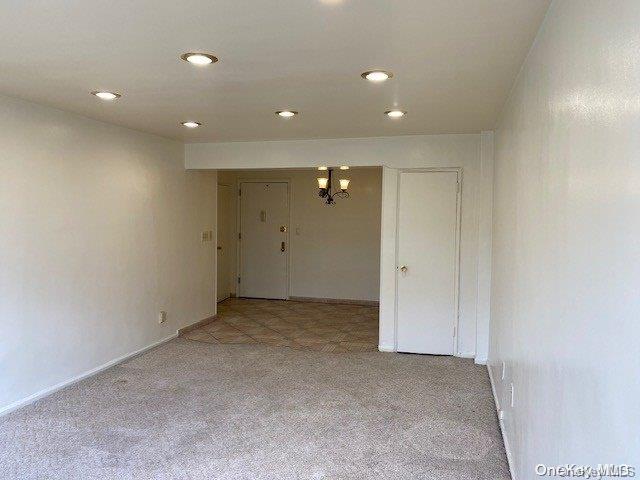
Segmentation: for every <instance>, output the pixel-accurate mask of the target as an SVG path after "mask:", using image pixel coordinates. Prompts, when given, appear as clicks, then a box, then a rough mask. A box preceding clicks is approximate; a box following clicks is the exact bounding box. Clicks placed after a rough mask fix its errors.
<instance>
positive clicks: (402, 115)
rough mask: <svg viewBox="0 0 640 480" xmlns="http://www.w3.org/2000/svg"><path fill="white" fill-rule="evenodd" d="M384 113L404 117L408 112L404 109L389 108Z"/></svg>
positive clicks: (389, 115) (393, 116)
mask: <svg viewBox="0 0 640 480" xmlns="http://www.w3.org/2000/svg"><path fill="white" fill-rule="evenodd" d="M384 114H385V115H386V116H387V117H390V118H402V117H404V116H405V115H406V114H407V112H404V111H402V110H387V111H386V112H384Z"/></svg>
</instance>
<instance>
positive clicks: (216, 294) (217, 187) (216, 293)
mask: <svg viewBox="0 0 640 480" xmlns="http://www.w3.org/2000/svg"><path fill="white" fill-rule="evenodd" d="M220 187H229V188H231V195H232V196H233V183H220V182H216V228H215V229H214V230H213V231H214V232H215V236H216V238H215V246H216V271H215V275H216V282H215V284H216V288H215V294H214V295H215V301H216V305H217V304H218V303H220V302H224V301H225V300H227V299H228V298H230V297H231V291H229V296H228V297H226V298H225V299H223V300H218V292H219V289H220V285H218V271H219V270H220V264H219V262H218V242H219V241H220V218H219V217H218V204H219V202H220ZM232 198H233V197H232ZM231 205H233V203H232V204H231ZM230 213H231V212H230ZM231 261H232V260H231V259H229V262H230V265H229V266H231ZM227 273H230V272H227ZM227 280H229V279H227ZM228 286H229V285H227V287H228ZM229 290H230V289H229Z"/></svg>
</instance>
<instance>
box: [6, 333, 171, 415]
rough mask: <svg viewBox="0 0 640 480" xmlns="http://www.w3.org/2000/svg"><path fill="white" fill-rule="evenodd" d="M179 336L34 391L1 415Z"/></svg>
mask: <svg viewBox="0 0 640 480" xmlns="http://www.w3.org/2000/svg"><path fill="white" fill-rule="evenodd" d="M177 336H178V334H177V333H174V334H173V335H169V336H168V337H166V338H163V339H162V340H159V341H157V342H155V343H152V344H151V345H148V346H146V347H144V348H141V349H140V350H136V351H135V352H131V353H128V354H126V355H123V356H122V357H118V358H116V359H114V360H111V361H109V362H107V363H105V364H103V365H100V366H99V367H96V368H93V369H91V370H89V371H87V372H84V373H81V374H80V375H77V376H75V377H73V378H70V379H69V380H65V381H63V382H60V383H58V384H56V385H54V386H52V387H48V388H45V389H44V390H40V391H39V392H36V393H34V394H33V395H29V396H28V397H26V398H23V399H21V400H17V401H15V402H13V403H10V404H9V405H6V406H4V407H0V417H1V416H3V415H6V414H7V413H10V412H13V411H14V410H17V409H19V408H21V407H24V406H26V405H29V404H30V403H33V402H35V401H36V400H39V399H41V398H43V397H46V396H48V395H51V394H52V393H54V392H57V391H58V390H61V389H63V388H65V387H68V386H70V385H73V384H74V383H78V382H79V381H81V380H84V379H85V378H88V377H91V376H93V375H96V374H98V373H100V372H102V371H104V370H107V369H108V368H111V367H113V366H114V365H117V364H119V363H122V362H124V361H125V360H129V359H130V358H133V357H135V356H137V355H140V354H142V353H144V352H146V351H147V350H151V349H152V348H155V347H158V346H160V345H162V344H163V343H166V342H168V341H169V340H173V339H174V338H176V337H177Z"/></svg>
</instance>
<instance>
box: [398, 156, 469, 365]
mask: <svg viewBox="0 0 640 480" xmlns="http://www.w3.org/2000/svg"><path fill="white" fill-rule="evenodd" d="M434 172H452V173H456V175H457V180H458V188H457V192H456V231H455V265H454V294H453V295H454V305H455V318H454V322H453V339H452V341H453V356H458V350H459V349H458V333H459V331H460V235H461V223H462V188H463V169H462V167H434V168H400V169H398V178H397V185H396V225H395V230H396V231H395V242H396V245H395V247H396V248H395V302H394V304H395V305H394V315H393V316H394V318H393V336H394V339H393V343H394V345H393V349H394V351H395V352H397V351H398V303H399V300H400V299H399V297H398V275H399V268H400V263H399V260H400V259H399V254H400V240H399V238H400V228H399V223H400V193H401V192H400V179H401V177H402V174H403V173H434Z"/></svg>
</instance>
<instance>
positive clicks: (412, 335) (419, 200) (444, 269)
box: [397, 172, 458, 355]
mask: <svg viewBox="0 0 640 480" xmlns="http://www.w3.org/2000/svg"><path fill="white" fill-rule="evenodd" d="M457 184H458V174H457V173H456V172H415V173H414V172H402V173H400V185H399V200H398V270H397V275H398V283H397V285H398V298H397V301H398V312H397V314H398V323H397V342H398V351H400V352H412V353H429V354H441V355H453V353H454V348H453V345H454V343H453V342H454V326H455V324H456V317H457V315H456V308H457V307H456V281H457V279H456V263H457V258H456V257H457V248H456V238H457V198H458V185H457ZM403 266H406V269H404V268H402V267H403Z"/></svg>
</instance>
